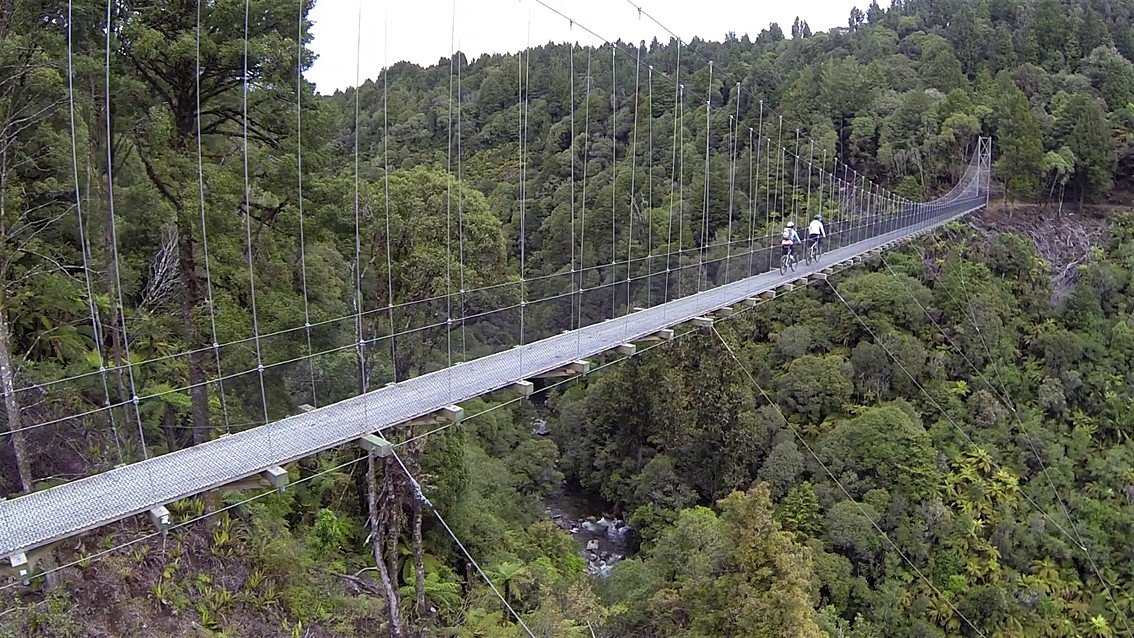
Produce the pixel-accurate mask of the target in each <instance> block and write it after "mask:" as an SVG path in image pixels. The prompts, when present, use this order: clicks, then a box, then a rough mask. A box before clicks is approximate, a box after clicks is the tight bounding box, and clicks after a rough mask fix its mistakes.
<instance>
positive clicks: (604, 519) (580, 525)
mask: <svg viewBox="0 0 1134 638" xmlns="http://www.w3.org/2000/svg"><path fill="white" fill-rule="evenodd" d="M546 505H547V508H546V511H547V515H548V517H549V518H550V519H551V520H553V521H555V524H556V525H558V526H559V527H560V528H561V529H563V530H565V531H567V532H569V533H570V534H571V537H572V538H574V539H575V542H576V543H578V545H579V551H580V553H581V554H582V556H583V558H584V559H585V560H586V561H587V571H588V572H589V573H591V574H593V575H596V576H606V575H607V574H609V573H610V570H611V568H613V567H614V564H615V563H617V562H618V561H620V560H622V559H623V558H625V557H626V555H627V552H628V550H627V542H626V541H627V536H628V535H629V534H630V532H631V529H630V527H629V526H628V525H627V524H626V521H624V520H622V519H620V518H616V517H614V516H610V515H608V514H605V513H603V511H602V507H601V504H599V503H596V502H594V501H592V500H590V499H587V498H584V497H582V496H578V495H572V494H566V493H560V494H555V495H552V496H550V497H548V499H547V501H546Z"/></svg>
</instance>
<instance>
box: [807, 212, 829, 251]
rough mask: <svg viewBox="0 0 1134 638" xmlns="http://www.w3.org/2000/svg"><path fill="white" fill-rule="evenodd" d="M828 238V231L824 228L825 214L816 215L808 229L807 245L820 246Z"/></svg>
mask: <svg viewBox="0 0 1134 638" xmlns="http://www.w3.org/2000/svg"><path fill="white" fill-rule="evenodd" d="M826 236H827V230H826V229H825V228H823V213H815V219H813V220H811V224H810V225H808V227H807V245H808V247H811V246H818V245H819V241H820V240H821V239H822V238H824V237H826Z"/></svg>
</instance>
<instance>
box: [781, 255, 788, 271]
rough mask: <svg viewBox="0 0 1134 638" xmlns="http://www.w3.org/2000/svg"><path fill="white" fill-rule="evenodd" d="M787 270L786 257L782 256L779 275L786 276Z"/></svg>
mask: <svg viewBox="0 0 1134 638" xmlns="http://www.w3.org/2000/svg"><path fill="white" fill-rule="evenodd" d="M787 269H788V256H787V255H784V256H783V257H780V274H781V275H786V274H787Z"/></svg>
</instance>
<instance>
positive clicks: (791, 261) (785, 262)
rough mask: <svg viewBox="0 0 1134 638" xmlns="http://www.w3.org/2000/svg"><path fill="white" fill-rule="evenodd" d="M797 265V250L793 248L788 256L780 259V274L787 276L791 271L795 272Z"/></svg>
mask: <svg viewBox="0 0 1134 638" xmlns="http://www.w3.org/2000/svg"><path fill="white" fill-rule="evenodd" d="M795 263H796V258H795V248H794V247H793V248H792V249H791V250H789V251H788V252H787V254H786V255H784V256H782V257H780V274H781V275H786V274H787V272H788V271H789V270H791V271H792V272H795Z"/></svg>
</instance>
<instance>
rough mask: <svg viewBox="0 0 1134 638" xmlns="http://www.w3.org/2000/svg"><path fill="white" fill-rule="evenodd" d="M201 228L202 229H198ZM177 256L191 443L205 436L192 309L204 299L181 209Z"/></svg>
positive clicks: (205, 404) (205, 400) (199, 342)
mask: <svg viewBox="0 0 1134 638" xmlns="http://www.w3.org/2000/svg"><path fill="white" fill-rule="evenodd" d="M202 232H203V229H202ZM177 248H178V250H177V260H178V266H179V267H180V270H181V281H182V283H183V284H184V286H185V294H183V295H181V321H182V323H183V325H184V326H185V336H186V338H187V339H188V342H189V351H190V354H189V385H190V386H191V388H192V389H191V390H190V391H189V394H190V396H191V397H192V411H193V444H194V445H197V444H200V443H204V442H205V441H207V440H209V388H208V387H207V386H206V385H205V365H204V358H205V354H206V353H205V351H204V350H203V346H205V344H204V341H205V340H204V339H203V338H202V336H201V334H200V330H199V329H198V327H197V322H196V321H194V317H193V311H194V309H195V308H198V307H199V306H200V305H201V304H202V303H204V302H205V301H206V299H205V297H204V295H203V294H202V290H201V278H200V277H199V276H198V274H197V256H196V252H195V251H194V249H193V227H192V225H190V224H188V223H186V219H185V211H184V210H179V211H178V212H177Z"/></svg>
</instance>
